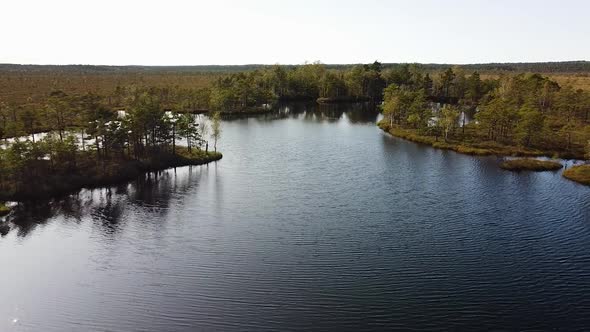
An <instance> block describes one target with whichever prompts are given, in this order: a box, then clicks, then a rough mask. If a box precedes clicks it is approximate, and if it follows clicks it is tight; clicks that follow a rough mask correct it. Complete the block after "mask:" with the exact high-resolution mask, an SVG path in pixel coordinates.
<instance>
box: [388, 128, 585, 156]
mask: <svg viewBox="0 0 590 332" xmlns="http://www.w3.org/2000/svg"><path fill="white" fill-rule="evenodd" d="M378 125H379V128H381V129H382V130H383V131H385V132H387V133H389V134H391V135H393V136H396V137H400V138H403V139H406V140H409V141H412V142H416V143H421V144H428V145H430V146H432V147H434V148H437V149H445V150H453V151H456V152H459V153H463V154H469V155H476V156H491V155H496V156H514V157H540V156H549V157H553V156H560V157H564V158H573V159H583V157H584V156H583V153H582V154H580V155H578V154H572V153H568V154H563V153H561V154H560V153H557V152H556V151H543V150H537V149H529V148H524V147H521V146H513V145H503V144H500V143H497V142H490V141H483V142H477V141H474V140H471V141H470V140H465V141H456V140H452V139H451V140H448V141H446V142H445V141H444V139H443V138H441V137H439V138H438V139H437V138H436V137H434V136H425V135H420V134H419V133H418V131H417V130H413V129H403V128H399V127H396V126H394V127H391V126H389V124H388V123H387V122H386V121H381V122H379V123H378Z"/></svg>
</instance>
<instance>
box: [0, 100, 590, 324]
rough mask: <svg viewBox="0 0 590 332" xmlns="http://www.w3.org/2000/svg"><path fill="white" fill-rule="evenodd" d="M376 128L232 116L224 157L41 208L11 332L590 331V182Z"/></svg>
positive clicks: (293, 115) (8, 305) (12, 278)
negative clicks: (507, 165) (520, 168)
mask: <svg viewBox="0 0 590 332" xmlns="http://www.w3.org/2000/svg"><path fill="white" fill-rule="evenodd" d="M376 119H377V115H376V114H374V113H371V112H368V111H366V110H365V111H363V110H362V108H361V107H357V108H355V110H352V111H347V112H343V109H342V108H340V109H338V108H329V109H326V110H324V111H322V112H319V111H317V110H315V111H313V110H311V109H307V111H306V109H305V107H303V106H298V107H294V106H292V107H290V108H289V109H283V110H282V112H281V113H276V114H272V115H265V116H260V117H257V118H244V119H234V120H230V121H225V122H224V123H223V138H222V141H221V144H220V148H221V150H222V151H223V152H224V158H223V160H221V161H220V162H218V163H216V164H210V165H208V166H200V167H185V168H178V169H176V170H170V171H166V172H163V173H160V174H157V175H155V174H152V175H150V176H149V177H146V178H145V179H143V180H141V181H137V182H134V183H131V184H129V185H123V186H120V187H115V188H110V189H103V190H95V191H83V192H81V193H80V194H79V195H77V196H73V197H70V198H68V199H65V200H60V201H56V202H53V203H52V204H50V205H41V206H37V207H27V208H26V209H25V211H21V212H20V213H19V214H17V215H16V216H15V218H16V219H14V220H13V222H14V223H13V224H11V227H12V229H11V231H10V232H9V233H8V234H7V235H6V236H4V237H2V238H1V239H0V268H1V272H0V331H132V330H133V331H193V330H255V331H261V330H296V329H317V330H327V329H334V330H380V329H381V330H388V329H404V330H407V329H420V330H424V329H427V330H447V329H452V330H457V329H460V330H465V329H467V330H490V329H504V330H526V329H537V330H551V329H562V330H585V329H586V330H587V329H588V328H590V196H589V194H590V189H589V188H587V187H583V186H581V185H577V184H575V183H573V182H569V181H567V180H565V179H563V178H562V177H561V174H560V172H556V173H521V174H516V173H510V172H507V171H503V170H501V169H499V168H498V167H497V160H496V158H494V157H487V158H477V157H471V156H464V155H459V154H456V153H453V152H448V151H440V150H434V149H431V148H429V147H424V146H420V145H416V144H414V143H409V142H405V141H402V140H399V139H396V138H392V137H388V136H387V135H385V134H383V133H382V132H380V131H379V130H378V129H377V127H376V126H375V125H374V122H375V121H376Z"/></svg>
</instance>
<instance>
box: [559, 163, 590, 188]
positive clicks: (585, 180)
mask: <svg viewBox="0 0 590 332" xmlns="http://www.w3.org/2000/svg"><path fill="white" fill-rule="evenodd" d="M563 176H564V177H565V178H567V179H570V180H572V181H575V182H578V183H581V184H585V185H587V186H590V165H579V166H574V167H571V168H568V169H566V170H565V171H563Z"/></svg>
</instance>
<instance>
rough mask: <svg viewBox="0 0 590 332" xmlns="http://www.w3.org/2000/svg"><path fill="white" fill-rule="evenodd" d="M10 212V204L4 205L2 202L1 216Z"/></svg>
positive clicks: (0, 205) (0, 204)
mask: <svg viewBox="0 0 590 332" xmlns="http://www.w3.org/2000/svg"><path fill="white" fill-rule="evenodd" d="M9 213H10V208H9V207H8V206H6V205H4V203H0V217H3V216H5V215H7V214H9Z"/></svg>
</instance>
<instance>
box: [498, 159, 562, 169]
mask: <svg viewBox="0 0 590 332" xmlns="http://www.w3.org/2000/svg"><path fill="white" fill-rule="evenodd" d="M500 167H501V168H502V169H505V170H508V171H533V172H543V171H557V170H559V169H561V168H563V165H562V164H561V163H559V162H557V161H552V160H538V159H530V158H525V159H511V160H505V161H503V162H502V163H500Z"/></svg>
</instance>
